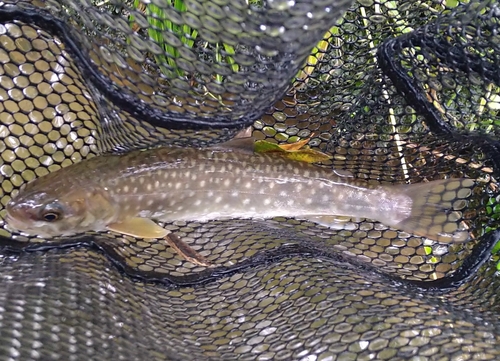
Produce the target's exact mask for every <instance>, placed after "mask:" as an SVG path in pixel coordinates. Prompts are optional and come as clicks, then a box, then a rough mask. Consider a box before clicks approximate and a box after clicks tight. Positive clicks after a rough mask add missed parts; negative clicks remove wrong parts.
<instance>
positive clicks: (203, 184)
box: [200, 180, 207, 188]
mask: <svg viewBox="0 0 500 361" xmlns="http://www.w3.org/2000/svg"><path fill="white" fill-rule="evenodd" d="M206 184H207V182H206V181H204V180H202V181H201V182H200V187H201V188H203V187H205V185H206Z"/></svg>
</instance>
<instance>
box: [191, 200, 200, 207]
mask: <svg viewBox="0 0 500 361" xmlns="http://www.w3.org/2000/svg"><path fill="white" fill-rule="evenodd" d="M193 205H195V206H196V207H198V206H200V205H201V199H197V200H196V201H195V202H194V203H193Z"/></svg>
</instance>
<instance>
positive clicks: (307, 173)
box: [302, 170, 311, 178]
mask: <svg viewBox="0 0 500 361" xmlns="http://www.w3.org/2000/svg"><path fill="white" fill-rule="evenodd" d="M310 174H311V172H309V171H308V170H306V171H305V172H304V173H303V174H302V175H303V176H304V177H306V178H307V177H309V175H310Z"/></svg>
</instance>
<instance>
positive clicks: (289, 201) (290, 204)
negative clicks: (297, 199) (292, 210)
mask: <svg viewBox="0 0 500 361" xmlns="http://www.w3.org/2000/svg"><path fill="white" fill-rule="evenodd" d="M293 202H294V201H293V199H289V200H287V201H286V205H287V206H288V207H291V206H293Z"/></svg>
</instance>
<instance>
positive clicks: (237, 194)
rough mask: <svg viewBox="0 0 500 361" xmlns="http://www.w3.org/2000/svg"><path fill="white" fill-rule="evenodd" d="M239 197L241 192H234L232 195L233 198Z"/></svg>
mask: <svg viewBox="0 0 500 361" xmlns="http://www.w3.org/2000/svg"><path fill="white" fill-rule="evenodd" d="M239 195H240V192H238V191H233V193H231V196H232V197H238V196H239Z"/></svg>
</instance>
